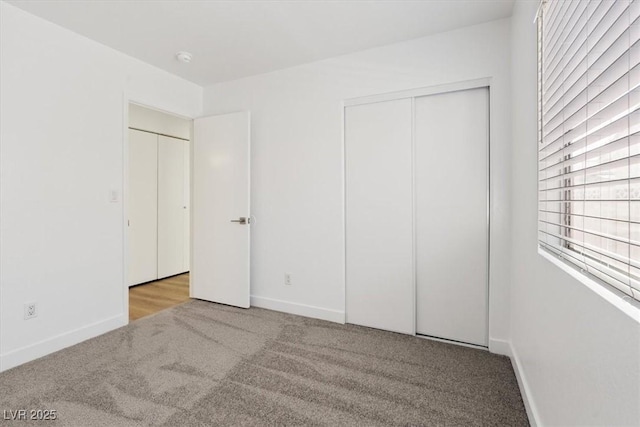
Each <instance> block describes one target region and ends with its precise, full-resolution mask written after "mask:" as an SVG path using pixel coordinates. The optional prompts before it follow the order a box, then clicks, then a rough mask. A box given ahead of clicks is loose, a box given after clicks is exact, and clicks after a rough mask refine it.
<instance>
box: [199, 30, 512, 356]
mask: <svg viewBox="0 0 640 427" xmlns="http://www.w3.org/2000/svg"><path fill="white" fill-rule="evenodd" d="M509 23H510V22H509V20H500V21H494V22H490V23H487V24H482V25H478V26H474V27H467V28H464V29H461V30H457V31H452V32H448V33H442V34H438V35H435V36H430V37H425V38H420V39H415V40H412V41H407V42H403V43H397V44H393V45H388V46H385V47H380V48H376V49H372V50H368V51H363V52H360V53H356V54H350V55H346V56H341V57H337V58H333V59H329V60H324V61H320V62H315V63H311V64H307V65H302V66H298V67H294V68H290V69H286V70H281V71H276V72H272V73H268V74H263V75H259V76H254V77H249V78H245V79H241V80H237V81H232V82H227V83H221V84H217V85H214V86H210V87H208V88H205V105H204V112H205V114H220V113H225V112H232V111H238V110H251V113H252V120H253V122H252V126H251V131H252V173H253V176H252V191H253V193H252V201H251V203H252V214H253V215H255V217H256V219H257V221H256V223H255V224H254V225H252V239H253V240H252V252H251V255H252V266H251V274H252V281H251V292H252V295H253V299H252V304H261V305H263V306H267V307H271V308H277V309H283V310H287V311H291V312H298V313H302V314H306V315H312V316H316V317H322V318H326V319H330V320H337V321H339V320H341V319H344V309H345V306H344V286H345V279H344V274H345V271H344V218H343V212H344V203H343V197H344V196H343V144H342V101H343V100H344V99H349V98H354V97H361V96H366V95H372V94H379V93H385V92H392V91H399V90H406V89H412V88H419V87H426V86H433V85H439V84H447V83H452V82H459V81H465V80H471V79H477V78H482V77H491V78H492V87H491V177H492V187H491V190H492V193H491V206H492V211H491V215H492V226H491V255H492V258H491V292H490V298H491V302H490V305H491V313H490V336H491V338H492V339H493V340H494V342H493V344H492V346H493V347H494V350H496V351H501V349H504V344H505V341H502V340H505V339H506V338H507V336H508V333H509V330H508V318H509V313H508V305H507V303H508V301H509V295H508V279H509V274H510V273H509V250H508V244H509V236H508V233H509V230H510V227H509V222H508V221H509V216H508V214H509V196H510V184H509V182H510V180H509V177H510V170H509V163H508V161H509V158H510V151H509V147H510V141H509V136H510V126H509V103H510V96H509V87H510V86H509V85H510V82H509V72H510V70H509V63H510V62H509V61H510V59H509V57H510V50H509V46H510V45H509V36H510V35H509V30H510V25H509ZM452 172H455V171H452ZM445 182H446V180H445ZM456 191H464V189H457V190H456ZM285 272H291V273H292V279H293V286H285V285H284V273H285ZM309 306H311V307H309ZM495 340H500V341H495ZM496 343H498V344H502V345H500V346H499V347H498V346H496V345H495V344H496Z"/></svg>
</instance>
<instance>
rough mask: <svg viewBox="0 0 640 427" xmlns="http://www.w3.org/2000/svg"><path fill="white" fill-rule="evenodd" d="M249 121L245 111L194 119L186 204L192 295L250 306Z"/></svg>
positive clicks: (240, 305) (247, 113) (224, 302)
mask: <svg viewBox="0 0 640 427" xmlns="http://www.w3.org/2000/svg"><path fill="white" fill-rule="evenodd" d="M249 123H250V122H249V112H239V113H232V114H225V115H220V116H211V117H203V118H200V119H196V120H195V121H194V139H193V164H192V168H193V174H192V178H193V183H192V185H193V202H192V206H191V209H192V230H193V235H192V236H193V237H192V238H193V245H192V253H191V263H192V269H191V296H192V297H193V298H199V299H204V300H208V301H214V302H219V303H223V304H229V305H234V306H238V307H245V308H246V307H249V241H250V240H249V239H250V229H249V227H250V226H249V224H248V218H249V217H250V206H249V185H250V179H249V178H250V175H249V170H250V169H249V160H250V159H249V156H250V138H249V132H250V131H249ZM243 218H244V220H243Z"/></svg>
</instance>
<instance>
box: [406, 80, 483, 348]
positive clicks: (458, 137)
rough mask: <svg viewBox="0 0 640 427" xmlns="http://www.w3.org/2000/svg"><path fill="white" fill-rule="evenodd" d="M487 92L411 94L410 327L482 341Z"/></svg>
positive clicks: (454, 338) (466, 340) (421, 332)
mask: <svg viewBox="0 0 640 427" xmlns="http://www.w3.org/2000/svg"><path fill="white" fill-rule="evenodd" d="M488 167H489V90H488V89H487V88H481V89H472V90H464V91H459V92H450V93H444V94H438V95H430V96H424V97H420V98H416V99H415V192H416V287H417V294H416V298H417V299H416V309H417V322H416V331H417V333H419V334H424V335H429V336H434V337H440V338H446V339H450V340H455V341H460V342H464V343H471V344H477V345H482V346H486V345H487V295H488V259H489V252H488V250H489V245H488V238H489V236H488Z"/></svg>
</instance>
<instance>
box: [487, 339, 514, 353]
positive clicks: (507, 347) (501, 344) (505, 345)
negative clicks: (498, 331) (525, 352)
mask: <svg viewBox="0 0 640 427" xmlns="http://www.w3.org/2000/svg"><path fill="white" fill-rule="evenodd" d="M489 351H490V352H491V353H495V354H500V355H502V356H509V357H511V343H509V341H507V340H500V339H496V338H489Z"/></svg>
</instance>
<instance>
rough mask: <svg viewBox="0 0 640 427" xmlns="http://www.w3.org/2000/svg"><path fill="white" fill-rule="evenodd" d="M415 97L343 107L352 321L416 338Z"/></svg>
mask: <svg viewBox="0 0 640 427" xmlns="http://www.w3.org/2000/svg"><path fill="white" fill-rule="evenodd" d="M411 102H412V101H411V100H410V99H403V100H395V101H387V102H379V103H374V104H367V105H359V106H353V107H347V108H346V109H345V161H346V259H347V265H346V289H347V292H346V306H347V307H346V308H347V322H348V323H354V324H358V325H364V326H369V327H374V328H380V329H386V330H390V331H396V332H402V333H407V334H413V333H414V325H415V314H414V308H413V307H414V306H413V304H414V286H413V263H412V262H413V227H412V211H413V209H412V176H411V170H412V168H411V164H412V157H411V150H412V147H411V145H412V141H411V128H412V124H411V115H412V114H411V108H412V107H411Z"/></svg>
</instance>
